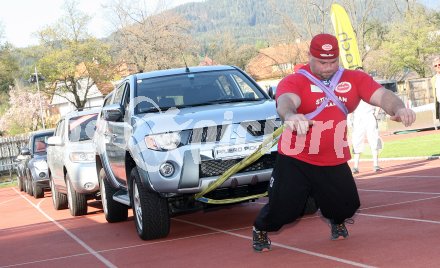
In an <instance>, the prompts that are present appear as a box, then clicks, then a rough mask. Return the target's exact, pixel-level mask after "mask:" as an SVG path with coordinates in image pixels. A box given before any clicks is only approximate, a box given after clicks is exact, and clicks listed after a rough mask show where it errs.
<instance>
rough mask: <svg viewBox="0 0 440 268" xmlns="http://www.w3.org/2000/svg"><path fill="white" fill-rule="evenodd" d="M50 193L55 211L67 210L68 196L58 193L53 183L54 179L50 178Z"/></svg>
mask: <svg viewBox="0 0 440 268" xmlns="http://www.w3.org/2000/svg"><path fill="white" fill-rule="evenodd" d="M49 185H50V191H51V192H52V203H53V207H54V208H55V210H60V209H66V208H67V196H66V195H65V194H62V193H60V192H58V190H57V189H56V188H55V184H54V183H53V181H52V177H50V178H49Z"/></svg>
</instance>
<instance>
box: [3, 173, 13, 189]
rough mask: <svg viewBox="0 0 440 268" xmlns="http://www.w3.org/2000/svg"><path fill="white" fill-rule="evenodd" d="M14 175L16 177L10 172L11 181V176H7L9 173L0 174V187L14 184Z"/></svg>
mask: <svg viewBox="0 0 440 268" xmlns="http://www.w3.org/2000/svg"><path fill="white" fill-rule="evenodd" d="M15 177H16V175H15V174H12V181H11V178H9V175H7V176H0V188H6V187H11V186H16V185H17V181H16V180H15Z"/></svg>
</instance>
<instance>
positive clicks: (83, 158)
mask: <svg viewBox="0 0 440 268" xmlns="http://www.w3.org/2000/svg"><path fill="white" fill-rule="evenodd" d="M69 158H70V161H72V162H93V161H95V153H85V152H73V153H70V155H69Z"/></svg>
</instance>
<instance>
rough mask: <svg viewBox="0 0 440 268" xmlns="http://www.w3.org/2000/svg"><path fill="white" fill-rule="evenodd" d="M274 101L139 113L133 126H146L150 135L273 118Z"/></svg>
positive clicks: (276, 116) (274, 116)
mask: <svg viewBox="0 0 440 268" xmlns="http://www.w3.org/2000/svg"><path fill="white" fill-rule="evenodd" d="M277 118H278V114H277V112H276V108H275V101H274V100H262V101H252V102H241V103H224V104H213V105H206V106H197V107H186V108H181V109H170V110H167V111H163V112H157V113H147V114H139V115H138V117H137V118H136V121H137V122H136V123H137V124H139V123H141V122H143V123H146V124H148V126H149V127H150V129H151V131H152V133H164V132H171V131H180V130H184V129H193V128H202V127H210V126H217V125H230V124H237V123H241V122H249V121H260V120H268V119H277Z"/></svg>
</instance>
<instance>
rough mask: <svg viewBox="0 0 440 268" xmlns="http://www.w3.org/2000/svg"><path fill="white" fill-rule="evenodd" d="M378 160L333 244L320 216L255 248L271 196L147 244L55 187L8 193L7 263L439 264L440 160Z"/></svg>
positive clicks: (203, 214)
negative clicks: (254, 234)
mask: <svg viewBox="0 0 440 268" xmlns="http://www.w3.org/2000/svg"><path fill="white" fill-rule="evenodd" d="M371 165H372V164H371V162H361V166H360V169H361V173H360V174H358V175H356V182H357V185H358V188H359V193H360V196H361V202H362V206H361V209H360V210H359V212H358V213H357V215H356V216H355V217H354V220H355V223H354V224H353V225H348V226H347V227H348V229H349V232H350V237H349V238H348V239H346V240H342V241H330V240H329V235H330V229H329V227H328V225H327V223H326V222H325V221H324V219H323V218H322V217H320V216H319V213H317V214H315V215H312V216H308V217H305V218H303V219H301V220H300V221H298V222H296V223H294V224H290V225H288V226H285V227H284V228H283V229H282V230H281V231H280V232H277V233H273V234H270V238H271V239H272V242H273V250H272V251H271V252H267V253H255V252H253V250H252V247H251V230H252V222H253V220H254V218H255V216H256V214H257V213H258V211H259V209H260V208H261V206H262V205H263V204H264V202H265V201H266V200H265V199H260V200H258V201H257V202H254V203H245V204H239V205H232V206H229V207H223V208H219V209H216V210H211V211H199V212H196V213H192V214H186V215H181V216H177V217H175V218H173V219H172V222H171V233H170V235H169V236H168V237H167V238H164V239H159V240H153V241H142V240H140V239H139V238H138V237H137V235H136V232H135V227H134V223H133V219H132V217H130V218H129V220H128V221H126V222H122V223H114V224H109V223H107V222H106V221H105V219H104V215H103V213H102V208H101V206H100V203H99V202H89V205H90V207H89V214H88V215H86V216H82V217H72V216H70V214H69V212H68V210H62V211H56V210H54V208H53V206H52V203H51V199H50V192H46V197H45V198H43V199H34V198H33V197H30V196H28V195H26V194H24V193H23V192H19V191H18V190H17V188H5V189H0V267H45V268H47V267H81V268H86V267H192V268H196V267H440V254H439V253H438V245H439V244H440V209H439V208H440V172H439V167H440V160H412V161H409V160H405V161H383V162H381V165H382V166H383V168H384V170H383V171H382V172H379V173H372V172H369V170H370V169H371Z"/></svg>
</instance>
